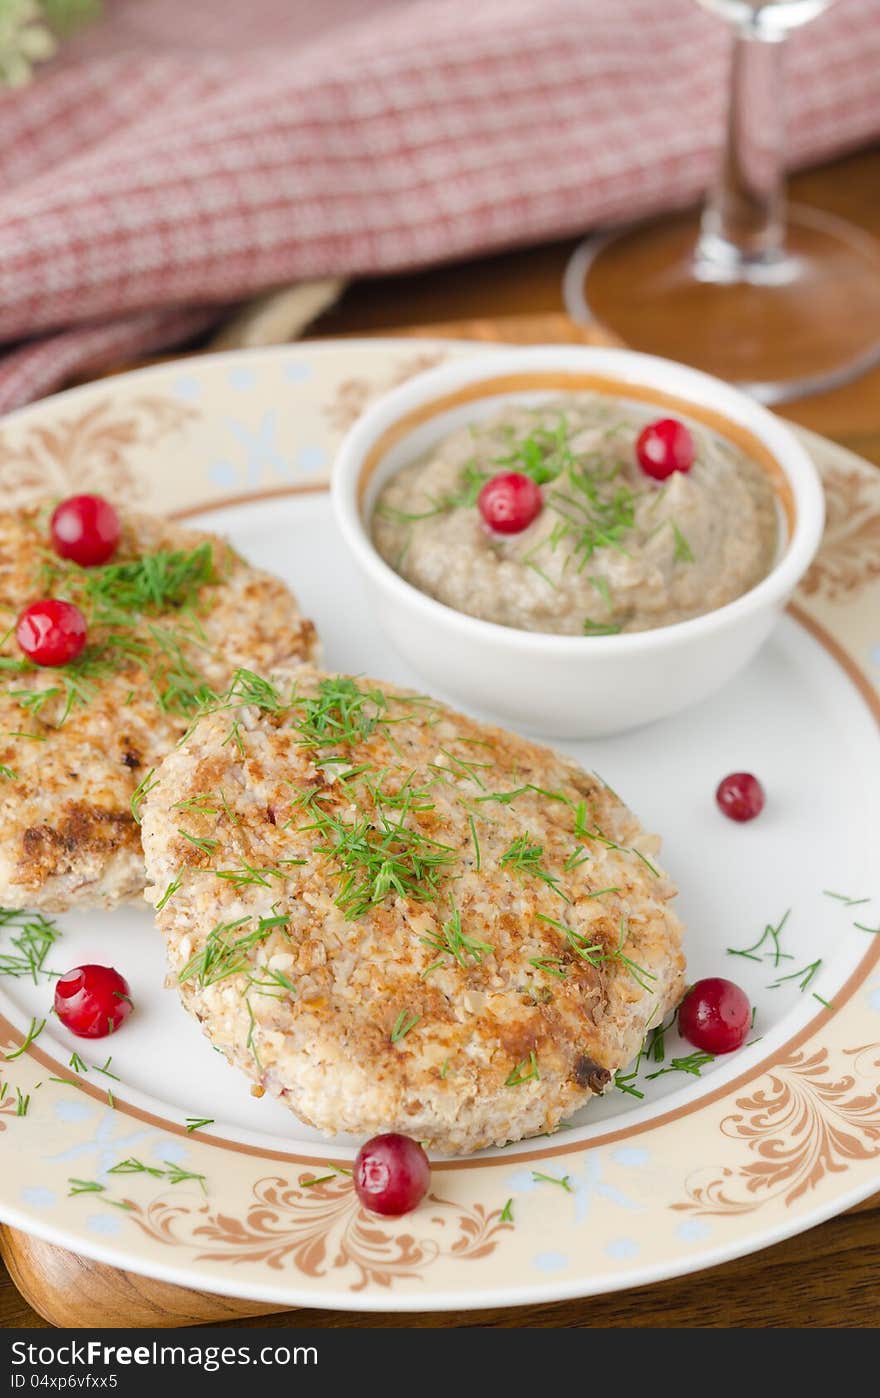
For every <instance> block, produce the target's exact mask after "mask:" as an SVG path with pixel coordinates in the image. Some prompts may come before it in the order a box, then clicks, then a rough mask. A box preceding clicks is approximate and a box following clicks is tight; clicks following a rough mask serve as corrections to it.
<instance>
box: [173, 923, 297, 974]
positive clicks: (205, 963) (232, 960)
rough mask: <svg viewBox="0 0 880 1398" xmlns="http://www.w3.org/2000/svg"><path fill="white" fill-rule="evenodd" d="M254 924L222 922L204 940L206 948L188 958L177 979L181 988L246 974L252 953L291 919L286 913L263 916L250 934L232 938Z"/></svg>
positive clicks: (243, 933) (202, 947) (201, 948)
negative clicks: (241, 929)
mask: <svg viewBox="0 0 880 1398" xmlns="http://www.w3.org/2000/svg"><path fill="white" fill-rule="evenodd" d="M251 922H253V918H251V917H239V918H236V919H235V920H234V921H232V922H221V923H218V924H217V926H216V927H212V928H211V931H210V932H209V933H208V935H207V937H206V938H205V941H204V945H203V946H201V947H200V948H199V950H198V951H197V952H194V953H193V955H192V956H191V957H190V958H189V960H188V961H187V963H186V965H185V966H184V967H183V970H182V971H180V973H179V975H178V977H177V979H178V981H179V983H180V984H181V985H183V984H184V983H185V982H186V981H189V980H195V981H197V983H198V984H199V985H200V986H203V987H204V986H209V985H215V984H216V983H217V981H221V980H225V979H226V978H227V976H237V975H240V974H242V973H243V972H245V971H246V970H247V968H248V964H249V959H250V958H249V954H250V952H251V951H252V950H253V949H254V947H257V946H260V945H261V943H263V942H264V941H265V940H266V938H267V937H268V936H270V935H271V933H272V931H273V930H274V929H275V928H276V927H282V926H286V924H287V922H288V918H287V917H286V916H285V915H284V914H280V913H279V914H273V915H272V916H271V917H261V918H260V919H259V920H258V922H257V925H256V927H254V928H252V930H251V931H250V932H242V933H241V935H240V936H237V937H236V936H233V933H235V932H237V931H238V929H239V928H241V927H245V926H247V925H248V924H249V923H251Z"/></svg>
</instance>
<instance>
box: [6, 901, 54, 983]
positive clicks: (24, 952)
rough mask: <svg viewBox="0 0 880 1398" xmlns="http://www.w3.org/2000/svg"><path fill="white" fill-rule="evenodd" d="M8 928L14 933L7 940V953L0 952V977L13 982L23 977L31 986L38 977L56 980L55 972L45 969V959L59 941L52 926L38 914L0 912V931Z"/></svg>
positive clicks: (50, 922)
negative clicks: (10, 948) (6, 977)
mask: <svg viewBox="0 0 880 1398" xmlns="http://www.w3.org/2000/svg"><path fill="white" fill-rule="evenodd" d="M3 927H8V928H9V929H10V931H14V932H16V933H17V936H12V937H10V939H9V944H10V946H11V947H12V948H13V950H11V951H0V976H12V977H13V978H15V979H20V978H23V977H27V978H28V979H29V980H31V981H33V983H34V985H37V984H38V983H39V978H40V976H41V975H42V976H49V977H51V976H57V975H58V974H59V972H57V971H48V970H47V969H46V964H45V963H46V957H47V956H48V955H49V952H50V951H51V950H52V947H53V946H54V945H55V943H56V942H57V941H58V940H59V938H60V936H61V933H60V932H59V930H58V928H57V927H56V926H55V924H54V923H53V922H52V921H51V920H50V919H49V918H47V917H44V916H43V915H42V913H27V912H21V911H19V910H17V909H13V908H0V928H3Z"/></svg>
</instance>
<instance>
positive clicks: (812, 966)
mask: <svg viewBox="0 0 880 1398" xmlns="http://www.w3.org/2000/svg"><path fill="white" fill-rule="evenodd" d="M821 965H822V957H821V956H820V957H818V958H817V959H816V960H815V961H811V962H810V963H809V965H808V966H803V967H802V968H801V969H800V971H792V972H791V974H790V975H787V976H780V977H779V978H778V980H775V981H771V982H770V984H769V985H768V987H767V989H768V990H778V989H779V987H780V986H781V985H784V984H785V983H786V981H797V983H798V989H799V990H806V988H807V986H808V985H809V984H810V981H811V980H812V979H813V977H814V976H815V975H816V973H817V972H818V970H819V967H820V966H821Z"/></svg>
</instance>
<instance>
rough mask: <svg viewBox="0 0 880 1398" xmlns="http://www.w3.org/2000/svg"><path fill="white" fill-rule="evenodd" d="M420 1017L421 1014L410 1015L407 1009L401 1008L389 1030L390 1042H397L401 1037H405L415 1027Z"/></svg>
mask: <svg viewBox="0 0 880 1398" xmlns="http://www.w3.org/2000/svg"><path fill="white" fill-rule="evenodd" d="M421 1018H422V1016H421V1015H411V1014H410V1013H409V1011H408V1010H401V1011H400V1014H399V1015H398V1016H397V1019H396V1020H395V1021H394V1026H393V1028H392V1030H391V1042H392V1044H398V1043H400V1040H401V1039H405V1038H406V1036H407V1034H408V1033H409V1032H410V1030H411V1029H415V1027H416V1025H417V1024H418V1022H419V1020H420V1019H421Z"/></svg>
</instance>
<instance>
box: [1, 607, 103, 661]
mask: <svg viewBox="0 0 880 1398" xmlns="http://www.w3.org/2000/svg"><path fill="white" fill-rule="evenodd" d="M15 639H16V640H17V641H18V644H19V647H20V649H21V650H22V651H23V652H24V654H25V655H26V656H27V658H28V660H33V662H34V664H35V665H68V664H69V663H70V661H71V660H76V657H77V656H78V655H79V653H80V652H81V650H82V648H83V646H84V645H85V643H86V619H85V617H84V616H83V614H82V612H81V611H80V609H79V607H75V606H74V605H73V603H72V602H62V601H60V600H59V599H58V598H57V597H44V598H42V599H41V600H40V601H39V602H31V604H30V606H29V607H25V609H24V611H23V612H22V614H21V616H20V617H19V618H18V621H17V623H16V627H15Z"/></svg>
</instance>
